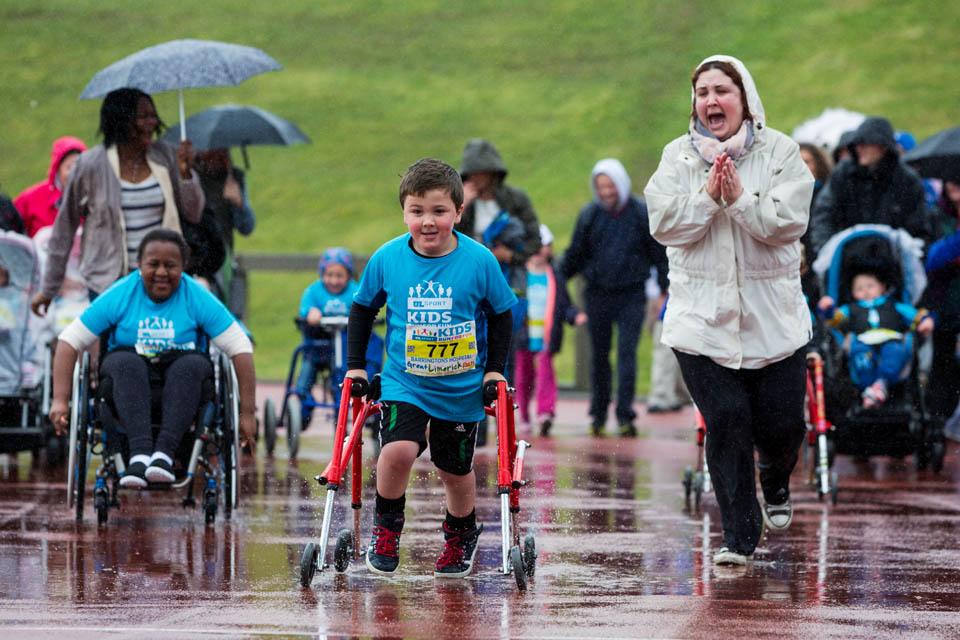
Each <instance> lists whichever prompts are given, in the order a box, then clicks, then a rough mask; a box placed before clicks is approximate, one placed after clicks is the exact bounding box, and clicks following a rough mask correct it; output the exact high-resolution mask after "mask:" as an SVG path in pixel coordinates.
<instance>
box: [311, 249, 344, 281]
mask: <svg viewBox="0 0 960 640" xmlns="http://www.w3.org/2000/svg"><path fill="white" fill-rule="evenodd" d="M332 264H342V265H343V266H344V267H346V268H347V271H348V272H349V273H350V275H353V257H352V256H351V255H350V252H349V251H348V250H347V249H345V248H344V247H330V248H329V249H327V250H326V251H324V252H323V255H322V256H321V257H320V264H318V265H317V271H319V272H320V275H323V272H324V271H325V270H326V268H327V267H329V266H330V265H332Z"/></svg>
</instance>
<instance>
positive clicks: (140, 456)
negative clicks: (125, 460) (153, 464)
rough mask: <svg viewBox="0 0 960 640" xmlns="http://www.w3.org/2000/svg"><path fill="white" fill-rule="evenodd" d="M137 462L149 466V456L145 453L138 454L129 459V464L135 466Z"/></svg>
mask: <svg viewBox="0 0 960 640" xmlns="http://www.w3.org/2000/svg"><path fill="white" fill-rule="evenodd" d="M138 462H142V463H143V464H144V465H146V466H150V456H148V455H147V454H145V453H138V454H137V455H135V456H133V457H132V458H130V464H136V463H138Z"/></svg>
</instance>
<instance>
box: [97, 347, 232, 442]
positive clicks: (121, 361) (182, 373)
mask: <svg viewBox="0 0 960 640" xmlns="http://www.w3.org/2000/svg"><path fill="white" fill-rule="evenodd" d="M100 372H101V375H102V376H104V377H109V378H110V380H111V383H112V385H113V406H114V408H115V409H116V412H117V420H118V421H119V423H120V426H121V427H122V428H123V429H124V430H125V431H126V433H127V441H128V443H129V446H130V456H131V457H133V456H135V455H140V454H143V455H148V456H149V455H152V454H153V452H154V451H160V452H162V453H165V454H167V455H168V456H170V458H171V459H173V456H174V453H176V450H177V446H179V444H180V440H182V439H183V435H184V434H185V433H186V432H187V429H189V428H190V424H191V423H192V422H193V420H194V417H196V415H197V408H198V407H199V406H200V396H201V389H202V383H203V381H204V379H206V378H208V377H210V376H212V375H213V367H212V366H211V364H210V359H209V358H207V357H206V356H203V355H201V354H199V353H193V352H187V353H184V354H183V355H181V356H179V357H178V358H176V359H175V360H174V361H173V362H171V363H170V364H169V366H168V367H167V368H166V372H165V374H164V377H163V391H162V396H161V397H162V400H161V410H162V419H161V422H160V432H159V433H158V434H157V442H156V444H154V442H153V431H152V425H151V410H150V405H151V391H150V365H149V364H148V363H147V361H146V360H145V359H144V358H143V357H142V356H140V355H137V354H136V353H134V352H132V351H111V352H110V353H108V354H107V355H106V357H104V359H103V363H102V364H101V365H100Z"/></svg>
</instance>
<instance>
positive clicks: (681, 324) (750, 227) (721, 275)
mask: <svg viewBox="0 0 960 640" xmlns="http://www.w3.org/2000/svg"><path fill="white" fill-rule="evenodd" d="M712 60H720V61H724V62H729V63H730V64H732V65H734V67H736V69H737V71H738V72H739V73H740V76H741V78H742V79H743V85H744V89H745V90H746V94H747V104H748V105H749V107H750V112H751V114H752V115H753V117H754V140H753V144H752V145H751V146H750V147H749V149H748V150H747V151H746V153H744V155H742V156H741V157H740V158H738V159H737V160H736V161H735V166H736V168H737V172H738V173H739V175H740V182H741V184H742V185H743V194H742V195H741V196H740V197H739V198H738V199H737V200H736V201H735V202H731V203H728V204H722V203H721V204H717V203H716V202H715V201H714V200H713V199H712V198H711V197H710V196H709V195H707V192H706V188H705V186H706V181H707V174H708V173H709V171H710V166H709V165H708V164H707V163H706V162H705V161H704V160H703V159H702V158H701V157H700V155H699V154H698V153H697V150H696V149H695V148H694V146H693V143H692V142H691V139H690V136H689V134H687V135H683V136H681V137H679V138H677V139H676V140H673V141H672V142H670V143H669V144H667V146H666V147H664V149H663V155H662V156H661V158H660V165H659V166H658V167H657V171H656V173H654V175H653V177H652V178H650V182H649V183H648V184H647V187H646V189H644V192H643V193H644V196H645V197H646V201H647V207H648V210H649V216H650V233H651V234H652V235H653V237H654V238H655V239H656V240H657V241H658V242H660V243H661V244H663V245H665V246H666V247H667V258H668V259H669V261H670V301H669V303H668V304H667V311H666V315H665V316H664V319H663V334H662V337H661V340H662V342H663V344H665V345H667V346H670V347H673V348H674V349H677V350H678V351H682V352H684V353H691V354H695V355H703V356H707V357H709V358H710V359H712V360H713V361H715V362H716V363H718V364H720V365H722V366H724V367H729V368H732V369H740V368H743V369H759V368H762V367H765V366H766V365H768V364H771V363H773V362H777V361H778V360H782V359H784V358H786V357H787V356H789V355H791V354H793V353H794V352H795V351H796V350H797V349H799V348H800V347H801V346H803V345H804V344H805V343H806V342H807V341H808V340H809V339H810V332H811V325H810V314H809V312H808V310H807V306H806V304H805V302H804V298H803V292H802V291H801V289H800V243H799V241H798V240H799V238H800V236H801V235H802V234H803V232H804V231H805V230H806V228H807V220H808V218H809V215H810V198H811V195H812V193H813V176H812V175H811V174H810V171H809V169H807V166H806V165H805V164H804V162H803V159H802V158H801V157H800V152H799V148H798V146H797V143H796V142H794V141H793V140H791V139H790V138H789V137H788V136H786V135H784V134H782V133H780V132H779V131H775V130H773V129H769V128H767V127H766V123H765V121H764V120H765V118H764V111H763V105H762V103H761V102H760V96H759V94H758V93H757V88H756V86H755V85H754V82H753V78H752V77H751V76H750V73H749V72H748V71H747V69H746V67H744V66H743V63H742V62H740V61H739V60H737V59H736V58H731V57H729V56H712V57H710V58H707V59H706V60H704V61H703V62H701V63H700V65H698V67H697V68H699V67H700V66H702V65H703V64H704V63H706V62H709V61H712ZM694 117H696V116H695V115H694Z"/></svg>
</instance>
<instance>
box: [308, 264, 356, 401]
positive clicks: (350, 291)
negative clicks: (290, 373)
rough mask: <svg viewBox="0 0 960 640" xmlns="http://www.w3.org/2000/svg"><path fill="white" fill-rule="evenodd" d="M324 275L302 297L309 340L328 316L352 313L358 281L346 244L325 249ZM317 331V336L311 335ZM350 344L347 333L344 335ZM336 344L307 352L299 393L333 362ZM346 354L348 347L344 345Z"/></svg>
mask: <svg viewBox="0 0 960 640" xmlns="http://www.w3.org/2000/svg"><path fill="white" fill-rule="evenodd" d="M317 271H318V272H319V274H320V278H319V279H318V280H317V281H316V282H314V283H313V284H311V285H310V286H309V287H307V288H306V289H305V290H304V292H303V296H301V298H300V317H301V318H303V319H304V320H306V321H307V325H308V329H307V330H305V331H304V338H305V339H306V340H308V341H309V340H312V339H313V335H315V334H313V332H312V331H311V330H310V328H309V327H317V326H318V325H319V324H320V319H321V318H324V317H328V318H329V317H336V316H348V315H349V314H350V305H351V304H353V295H354V294H355V293H356V292H357V283H356V281H355V280H352V279H351V278H352V277H353V257H352V256H351V255H350V252H349V251H347V250H346V249H344V248H343V247H331V248H330V249H327V250H326V251H324V252H323V255H322V256H321V258H320V263H319V265H318V266H317ZM311 334H313V335H311ZM341 339H342V341H343V345H344V347H346V333H343V334H342V336H341ZM332 348H333V347H330V348H321V347H319V346H317V347H316V348H311V349H309V350H308V351H307V353H305V354H304V358H303V364H302V365H301V366H300V375H299V376H298V377H297V393H299V394H300V395H301V396H305V395H307V394H308V393H310V388H311V387H312V386H313V385H314V384H315V383H316V381H317V369H318V368H319V367H321V366H324V365H327V366H329V365H330V364H331V363H330V354H331V351H332ZM344 353H346V348H344Z"/></svg>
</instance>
